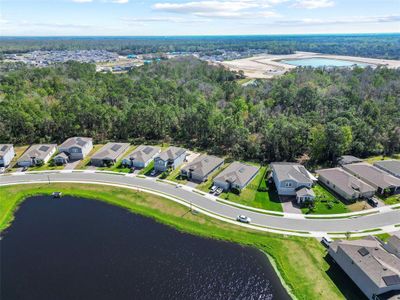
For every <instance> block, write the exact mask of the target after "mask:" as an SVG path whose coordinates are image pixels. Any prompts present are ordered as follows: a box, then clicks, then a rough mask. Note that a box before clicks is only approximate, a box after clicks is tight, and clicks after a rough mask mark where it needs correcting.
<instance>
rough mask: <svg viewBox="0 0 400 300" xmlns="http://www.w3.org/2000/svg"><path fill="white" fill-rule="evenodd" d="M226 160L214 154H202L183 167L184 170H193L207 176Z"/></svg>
mask: <svg viewBox="0 0 400 300" xmlns="http://www.w3.org/2000/svg"><path fill="white" fill-rule="evenodd" d="M223 162H224V160H223V159H222V158H220V157H216V156H213V155H207V154H202V155H200V156H198V157H196V158H195V159H194V160H193V161H192V162H190V163H189V164H187V165H186V166H184V167H183V168H182V170H184V171H187V172H189V171H191V172H193V173H196V174H199V175H201V176H206V175H208V174H209V173H210V172H212V171H213V170H214V169H215V168H217V167H218V166H219V165H221V164H222V163H223Z"/></svg>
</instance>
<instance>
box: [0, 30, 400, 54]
mask: <svg viewBox="0 0 400 300" xmlns="http://www.w3.org/2000/svg"><path fill="white" fill-rule="evenodd" d="M78 49H104V50H109V51H115V52H118V53H119V54H122V55H126V54H131V53H134V54H145V53H156V52H163V53H165V52H174V51H175V52H176V51H178V52H200V53H202V54H207V55H210V54H215V53H218V52H219V51H220V50H221V49H224V50H235V51H246V50H249V49H257V50H262V51H267V52H269V53H272V54H291V53H293V52H294V51H311V52H320V53H326V54H339V55H352V56H363V57H376V58H386V59H400V34H348V35H344V34H340V35H272V36H257V35H255V36H191V37H189V36H182V37H178V36H176V37H173V36H171V37H51V38H50V37H49V38H46V37H0V54H1V53H18V52H28V51H32V50H78Z"/></svg>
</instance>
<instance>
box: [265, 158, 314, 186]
mask: <svg viewBox="0 0 400 300" xmlns="http://www.w3.org/2000/svg"><path fill="white" fill-rule="evenodd" d="M271 168H272V170H273V172H274V173H275V176H276V177H277V178H278V180H279V181H284V180H294V181H296V182H300V183H310V184H312V183H313V181H312V178H311V176H310V174H309V172H308V171H307V169H306V168H304V166H302V165H300V164H297V163H288V162H274V163H271Z"/></svg>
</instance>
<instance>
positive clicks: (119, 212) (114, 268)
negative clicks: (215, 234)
mask: <svg viewBox="0 0 400 300" xmlns="http://www.w3.org/2000/svg"><path fill="white" fill-rule="evenodd" d="M0 249H1V252H0V259H1V261H0V265H1V274H0V275H1V282H0V284H1V285H0V286H1V294H0V299H7V300H12V299H30V300H33V299H40V300H46V299H49V300H54V299H57V300H62V299H69V300H70V299H74V300H77V299H85V300H88V299H96V300H101V299H118V300H122V299H157V300H158V299H280V300H286V299H290V297H289V296H288V294H287V293H286V291H285V289H284V288H283V287H282V285H281V283H280V281H279V279H278V277H277V276H276V273H275V272H274V270H273V268H272V267H271V265H270V264H269V262H268V260H267V259H266V257H265V255H264V254H263V253H262V252H260V251H258V250H256V249H253V248H249V247H242V246H240V245H237V244H233V243H228V242H222V241H216V240H211V239H205V238H201V237H197V236H193V235H190V234H186V233H182V232H179V231H177V230H175V229H173V228H170V227H168V226H165V225H162V224H159V223H157V222H155V221H154V220H152V219H150V218H146V217H142V216H139V215H135V214H132V213H129V212H127V211H125V210H123V209H121V208H119V207H115V206H111V205H107V204H105V203H102V202H98V201H93V200H87V199H81V198H72V197H63V198H61V199H53V198H51V197H42V196H41V197H32V198H29V199H27V200H26V201H25V202H23V203H22V205H21V207H20V209H19V210H18V211H17V213H16V218H15V220H14V222H13V224H12V226H11V227H10V228H8V229H7V230H6V232H4V233H3V238H2V240H1V241H0Z"/></svg>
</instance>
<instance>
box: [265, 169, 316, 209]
mask: <svg viewBox="0 0 400 300" xmlns="http://www.w3.org/2000/svg"><path fill="white" fill-rule="evenodd" d="M271 170H272V178H273V180H274V183H275V186H276V189H277V191H278V195H279V196H296V199H297V202H298V203H302V202H304V201H305V200H308V201H312V200H314V198H315V194H314V193H313V192H312V190H311V188H312V186H313V185H314V182H315V181H317V179H316V178H315V177H314V176H313V175H312V174H311V173H310V172H308V171H307V169H306V168H305V167H304V166H302V165H300V164H297V163H289V162H274V163H272V164H271ZM304 188H305V189H306V190H304Z"/></svg>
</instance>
